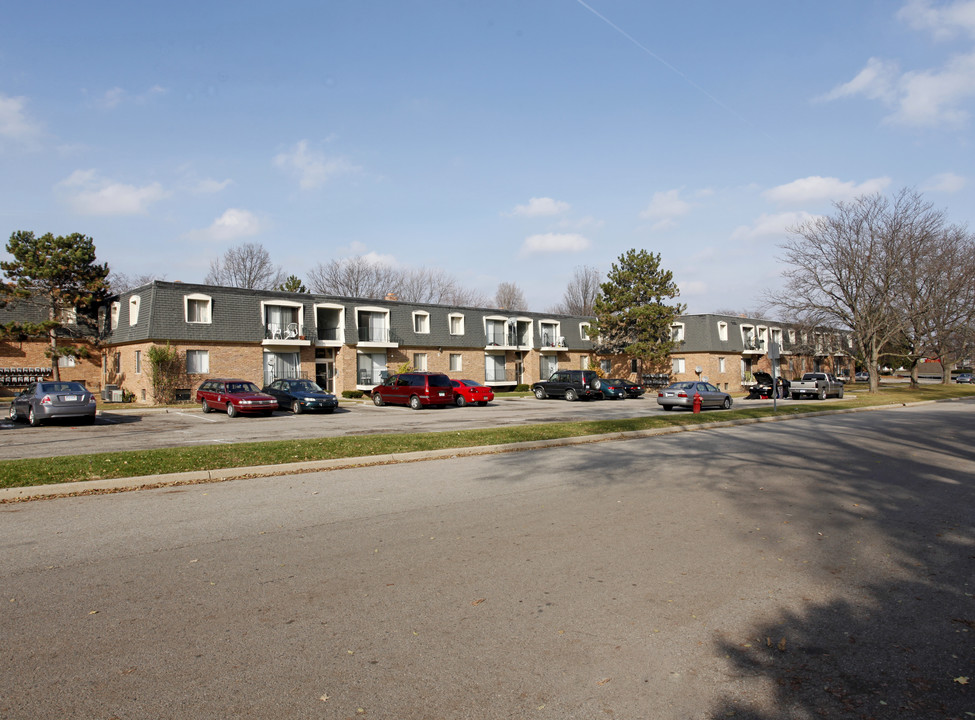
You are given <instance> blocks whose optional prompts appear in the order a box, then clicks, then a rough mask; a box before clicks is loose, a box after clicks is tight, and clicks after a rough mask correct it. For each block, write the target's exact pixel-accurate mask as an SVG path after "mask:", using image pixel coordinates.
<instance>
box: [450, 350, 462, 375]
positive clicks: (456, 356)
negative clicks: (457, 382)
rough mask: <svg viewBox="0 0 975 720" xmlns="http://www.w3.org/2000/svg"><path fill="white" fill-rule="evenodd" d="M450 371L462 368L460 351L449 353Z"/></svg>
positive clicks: (457, 370)
mask: <svg viewBox="0 0 975 720" xmlns="http://www.w3.org/2000/svg"><path fill="white" fill-rule="evenodd" d="M449 368H450V372H460V371H461V370H463V369H464V356H463V355H461V354H460V353H450V365H449Z"/></svg>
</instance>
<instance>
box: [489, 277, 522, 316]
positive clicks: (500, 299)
mask: <svg viewBox="0 0 975 720" xmlns="http://www.w3.org/2000/svg"><path fill="white" fill-rule="evenodd" d="M494 304H495V307H497V308H498V309H499V310H527V309H528V302H527V301H526V300H525V294H524V293H523V292H522V291H521V288H520V287H518V286H517V285H515V284H514V283H509V282H503V283H499V284H498V291H497V293H495V295H494Z"/></svg>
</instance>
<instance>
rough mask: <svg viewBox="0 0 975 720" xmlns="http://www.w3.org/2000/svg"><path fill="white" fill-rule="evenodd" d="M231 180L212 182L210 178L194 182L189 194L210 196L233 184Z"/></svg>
mask: <svg viewBox="0 0 975 720" xmlns="http://www.w3.org/2000/svg"><path fill="white" fill-rule="evenodd" d="M233 182H234V181H233V180H230V179H229V178H228V179H227V180H213V179H211V178H206V179H204V180H200V181H198V182H196V183H195V184H194V185H193V187H192V188H191V192H193V193H196V194H198V195H212V194H213V193H218V192H220V191H221V190H224V189H226V188H227V186H229V185H232V184H233Z"/></svg>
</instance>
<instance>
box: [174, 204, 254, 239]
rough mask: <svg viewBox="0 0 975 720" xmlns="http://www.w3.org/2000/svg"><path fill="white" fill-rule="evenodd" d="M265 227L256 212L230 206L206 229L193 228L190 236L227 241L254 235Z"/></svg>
mask: <svg viewBox="0 0 975 720" xmlns="http://www.w3.org/2000/svg"><path fill="white" fill-rule="evenodd" d="M263 229H264V224H263V223H262V222H261V220H260V219H259V218H258V217H257V215H255V214H254V213H252V212H250V211H249V210H241V209H240V208H229V209H228V210H226V211H225V212H224V213H223V215H221V216H220V217H218V218H217V219H216V220H214V221H213V223H211V225H210V227H208V228H206V229H205V230H193V231H191V232H190V233H189V235H190V237H194V238H198V239H202V240H213V241H226V240H237V239H238V238H244V237H252V236H254V235H257V234H258V233H260V232H261V231H262V230H263Z"/></svg>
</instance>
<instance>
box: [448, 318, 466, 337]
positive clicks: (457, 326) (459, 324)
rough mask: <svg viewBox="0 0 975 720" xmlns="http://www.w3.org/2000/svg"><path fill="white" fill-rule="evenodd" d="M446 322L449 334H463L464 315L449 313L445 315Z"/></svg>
mask: <svg viewBox="0 0 975 720" xmlns="http://www.w3.org/2000/svg"><path fill="white" fill-rule="evenodd" d="M447 323H448V324H449V326H450V334H451V335H463V334H464V316H463V315H461V314H460V313H451V314H450V315H448V316H447Z"/></svg>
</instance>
